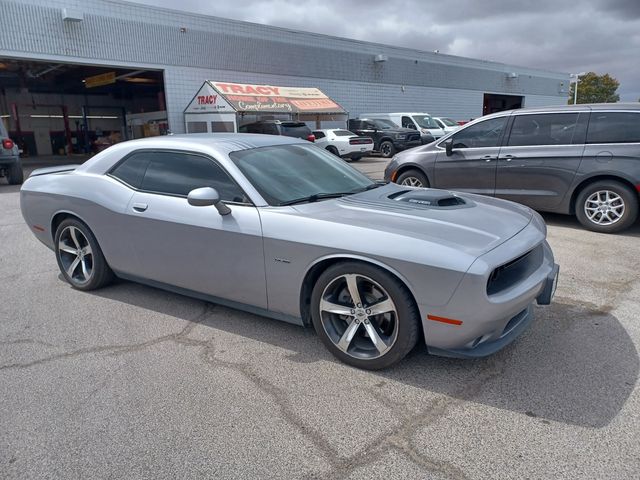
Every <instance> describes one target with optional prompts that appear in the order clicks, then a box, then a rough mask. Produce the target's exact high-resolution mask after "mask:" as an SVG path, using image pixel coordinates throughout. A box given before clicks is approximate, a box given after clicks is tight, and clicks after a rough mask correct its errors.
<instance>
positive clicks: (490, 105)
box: [482, 93, 524, 115]
mask: <svg viewBox="0 0 640 480" xmlns="http://www.w3.org/2000/svg"><path fill="white" fill-rule="evenodd" d="M523 100H524V97H522V96H520V95H497V94H494V93H485V94H484V101H483V105H482V114H483V115H488V114H490V113H496V112H502V111H504V110H513V109H515V108H522V105H523Z"/></svg>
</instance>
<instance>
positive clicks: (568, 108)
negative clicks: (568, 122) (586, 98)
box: [482, 102, 640, 118]
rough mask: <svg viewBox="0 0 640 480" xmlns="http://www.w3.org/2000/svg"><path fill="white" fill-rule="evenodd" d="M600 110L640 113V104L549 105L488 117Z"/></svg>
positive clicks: (509, 111) (499, 113)
mask: <svg viewBox="0 0 640 480" xmlns="http://www.w3.org/2000/svg"><path fill="white" fill-rule="evenodd" d="M598 110H634V111H640V103H633V102H618V103H579V104H577V105H549V106H546V107H527V108H517V109H514V110H505V111H503V112H497V113H493V114H491V115H486V116H484V117H482V118H487V117H491V116H495V117H498V116H501V115H511V114H513V113H553V112H589V111H598Z"/></svg>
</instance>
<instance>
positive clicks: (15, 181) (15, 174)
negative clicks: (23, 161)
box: [7, 163, 24, 185]
mask: <svg viewBox="0 0 640 480" xmlns="http://www.w3.org/2000/svg"><path fill="white" fill-rule="evenodd" d="M7 181H8V182H9V185H20V184H22V182H23V181H24V173H23V171H22V165H20V164H19V163H14V164H13V165H11V167H9V172H8V174H7Z"/></svg>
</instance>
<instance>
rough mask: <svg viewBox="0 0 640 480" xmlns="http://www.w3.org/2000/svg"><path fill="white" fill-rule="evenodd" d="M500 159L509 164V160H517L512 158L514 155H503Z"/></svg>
mask: <svg viewBox="0 0 640 480" xmlns="http://www.w3.org/2000/svg"><path fill="white" fill-rule="evenodd" d="M502 158H504V159H505V160H506V161H507V162H510V161H511V160H513V159H514V158H517V157H516V156H514V155H505V156H504V157H502Z"/></svg>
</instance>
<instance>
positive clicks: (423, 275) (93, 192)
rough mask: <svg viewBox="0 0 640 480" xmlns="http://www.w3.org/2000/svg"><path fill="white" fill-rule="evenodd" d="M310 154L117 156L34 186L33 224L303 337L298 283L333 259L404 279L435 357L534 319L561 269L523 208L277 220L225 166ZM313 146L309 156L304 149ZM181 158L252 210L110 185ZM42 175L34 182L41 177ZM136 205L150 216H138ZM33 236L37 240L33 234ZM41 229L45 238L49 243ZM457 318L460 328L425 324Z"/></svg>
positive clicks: (181, 146) (226, 142) (184, 144)
mask: <svg viewBox="0 0 640 480" xmlns="http://www.w3.org/2000/svg"><path fill="white" fill-rule="evenodd" d="M293 143H305V142H302V141H299V140H296V139H289V138H286V137H277V136H262V135H248V134H243V135H226V134H220V135H188V136H176V137H173V136H172V137H163V138H154V139H147V140H142V141H132V142H126V143H123V144H119V145H116V146H114V147H111V148H109V149H107V150H105V151H104V152H102V153H101V154H99V155H97V156H96V157H94V158H93V159H92V160H90V161H88V162H87V163H85V164H84V165H82V166H81V167H78V168H77V169H76V170H75V171H73V172H66V173H60V174H55V173H54V174H49V175H37V176H32V177H31V178H29V179H28V180H27V181H26V182H25V184H24V186H23V188H22V190H21V207H22V212H23V215H24V218H25V220H26V221H27V223H28V224H29V226H30V227H31V228H32V231H33V233H34V234H35V235H36V237H37V238H38V239H39V240H40V241H42V242H43V243H44V244H45V245H47V246H48V247H49V248H53V240H52V236H53V232H51V223H52V219H53V217H54V216H55V215H56V214H57V213H60V212H69V213H73V214H74V215H76V216H78V217H79V218H80V219H82V220H83V221H84V222H85V223H87V225H88V226H89V228H91V230H92V231H93V232H94V234H95V235H96V238H97V239H98V242H99V244H100V245H101V247H102V250H103V252H104V255H105V258H106V259H107V261H108V263H109V264H110V266H111V267H112V268H113V269H114V271H116V272H117V273H118V274H120V275H122V276H124V277H126V278H135V279H139V280H143V281H146V282H148V283H152V284H154V285H158V286H172V287H177V288H178V289H179V290H180V291H184V292H185V293H194V294H198V295H199V294H202V295H206V296H207V297H211V298H213V299H216V298H218V299H224V300H225V301H227V303H228V304H232V305H234V306H238V307H240V308H245V307H246V308H247V309H250V310H252V311H258V312H259V313H264V314H267V315H271V316H274V317H277V318H281V319H285V320H289V321H293V322H296V323H301V320H300V317H301V310H300V295H301V288H302V282H303V280H304V278H305V276H306V275H307V273H308V271H309V269H310V268H312V267H313V266H314V265H315V264H317V263H318V262H320V261H322V260H324V259H328V258H357V259H361V260H363V261H368V262H370V263H373V264H376V265H379V266H381V267H383V268H385V269H387V270H388V271H390V272H391V273H393V274H395V275H396V276H397V277H398V278H399V279H401V281H403V282H404V283H405V284H406V286H407V287H408V288H409V290H410V291H411V293H412V294H413V296H414V298H415V300H416V303H417V304H418V307H419V310H420V315H421V318H422V323H423V330H424V335H425V341H426V343H427V344H428V345H429V346H430V347H431V348H434V349H435V350H440V349H448V350H453V349H456V348H464V347H465V345H466V344H467V343H468V342H469V339H473V338H476V337H478V336H479V335H487V338H486V339H485V340H487V341H488V340H490V339H491V338H492V337H491V335H494V336H495V332H497V331H498V330H499V329H500V327H501V326H504V325H505V324H506V323H507V322H508V321H509V319H510V318H511V317H513V315H515V314H516V313H518V312H519V311H521V310H522V309H523V308H524V307H526V306H527V305H530V304H531V303H532V302H533V301H534V300H535V298H536V297H537V296H538V295H539V293H540V291H541V290H542V288H543V287H544V283H545V279H546V278H547V276H548V275H549V274H550V272H551V271H552V268H553V265H554V263H553V255H552V253H551V250H550V249H549V247H548V245H547V243H546V241H545V234H546V228H545V226H544V222H543V221H542V220H541V218H540V217H539V215H537V214H535V213H533V212H532V210H530V209H528V208H527V207H523V206H520V205H517V204H514V203H511V202H505V201H502V200H497V199H493V198H487V197H481V196H477V195H464V198H466V199H467V200H469V201H470V202H473V203H474V204H475V206H473V207H472V208H460V209H455V210H447V209H441V210H438V209H430V208H415V207H412V206H407V205H399V204H398V202H396V201H394V200H390V199H389V198H388V196H389V195H390V194H391V193H392V192H398V191H403V190H407V188H406V187H401V186H398V185H395V184H389V185H387V186H384V187H381V188H378V189H374V190H371V191H368V192H364V193H361V194H356V195H353V196H349V197H345V198H343V199H333V200H326V201H321V202H316V203H309V204H303V205H297V206H287V207H270V206H268V205H267V204H266V202H265V201H264V199H263V198H262V197H261V196H260V195H259V194H258V192H257V191H256V190H255V189H254V188H253V187H252V186H251V184H250V183H249V182H248V180H247V179H246V178H245V177H244V176H243V175H242V174H241V173H240V171H239V170H238V169H237V168H236V167H235V165H234V164H233V163H232V162H231V160H230V159H229V158H228V154H229V152H231V151H235V150H239V149H244V148H252V147H258V146H263V145H274V144H293ZM305 144H306V143H305ZM142 148H144V149H149V148H152V149H173V150H176V149H177V150H186V151H190V152H198V153H202V154H205V155H210V156H212V157H214V158H215V159H216V160H217V161H218V162H219V163H220V164H221V165H222V166H223V167H224V168H225V169H226V170H227V171H228V172H229V173H230V174H231V175H232V176H233V177H234V179H235V180H236V181H237V182H238V184H239V185H240V186H241V187H242V188H243V189H244V190H245V192H246V193H247V195H248V196H249V198H250V199H251V200H252V202H253V204H254V205H253V206H250V205H231V209H232V213H231V214H230V215H227V216H224V217H222V216H220V215H219V214H218V213H217V211H216V209H215V207H213V206H209V207H194V206H190V205H188V203H187V200H186V198H182V197H170V196H164V195H155V194H149V193H144V192H135V191H134V190H132V189H130V188H129V187H127V186H125V185H123V184H121V183H120V182H119V181H117V180H115V179H113V178H111V177H109V176H107V175H105V173H106V172H108V171H109V169H110V168H111V167H112V166H113V165H115V164H116V163H117V162H118V161H119V160H120V159H121V158H122V157H124V156H125V155H126V154H128V153H130V152H131V151H133V150H136V149H142ZM36 173H37V172H36ZM134 203H145V204H147V205H148V208H147V209H146V210H145V211H144V212H142V213H140V212H136V211H135V210H133V208H132V206H133V204H134ZM36 227H37V228H36ZM41 229H44V231H41ZM538 245H542V246H543V249H544V255H545V260H544V262H543V264H542V265H541V266H540V268H539V269H538V270H537V271H536V272H534V274H532V275H531V276H530V277H529V278H528V279H526V281H525V282H523V283H522V284H521V285H516V286H514V288H512V289H509V290H508V291H507V292H505V294H504V295H502V296H501V297H500V298H488V296H487V294H486V284H487V279H488V276H489V274H490V273H491V271H492V270H493V269H494V268H496V267H497V266H499V265H501V264H504V263H506V262H508V261H510V260H512V259H514V258H516V257H518V256H520V255H522V254H523V253H525V252H527V251H528V250H530V249H532V248H534V247H536V246H538ZM427 315H440V316H448V317H450V318H460V319H463V320H464V323H463V324H462V325H460V326H451V325H446V324H440V323H437V322H433V321H429V320H427Z"/></svg>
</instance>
